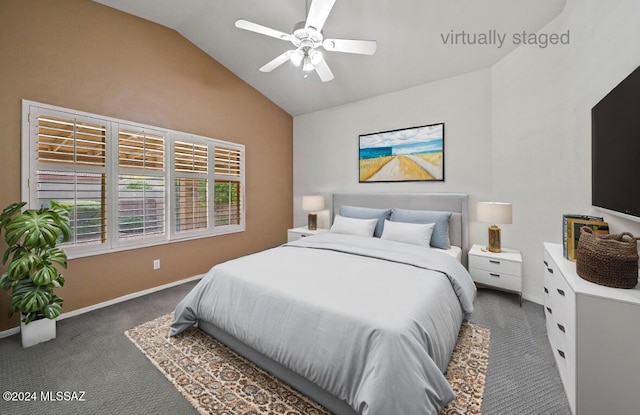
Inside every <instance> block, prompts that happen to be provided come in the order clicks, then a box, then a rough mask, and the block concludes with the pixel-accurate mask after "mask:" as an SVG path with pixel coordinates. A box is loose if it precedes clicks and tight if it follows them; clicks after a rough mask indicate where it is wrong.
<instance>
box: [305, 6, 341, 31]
mask: <svg viewBox="0 0 640 415" xmlns="http://www.w3.org/2000/svg"><path fill="white" fill-rule="evenodd" d="M335 2H336V0H312V1H311V6H310V7H309V15H308V16H307V21H306V22H305V24H304V27H309V26H311V27H314V28H315V29H316V30H317V31H318V32H320V31H321V30H322V26H324V22H326V21H327V17H329V13H331V9H332V8H333V5H334V3H335Z"/></svg>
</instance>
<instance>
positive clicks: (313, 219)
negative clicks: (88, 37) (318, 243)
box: [307, 213, 318, 231]
mask: <svg viewBox="0 0 640 415" xmlns="http://www.w3.org/2000/svg"><path fill="white" fill-rule="evenodd" d="M307 228H308V229H309V230H310V231H315V230H316V229H318V214H317V213H309V219H308V221H307Z"/></svg>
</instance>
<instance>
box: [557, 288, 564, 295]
mask: <svg viewBox="0 0 640 415" xmlns="http://www.w3.org/2000/svg"><path fill="white" fill-rule="evenodd" d="M556 290H558V294H560V295H561V296H563V297H564V290H561V289H560V288H556Z"/></svg>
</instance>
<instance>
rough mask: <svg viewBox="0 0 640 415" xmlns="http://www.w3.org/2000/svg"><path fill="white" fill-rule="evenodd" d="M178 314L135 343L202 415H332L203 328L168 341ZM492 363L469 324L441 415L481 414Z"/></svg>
mask: <svg viewBox="0 0 640 415" xmlns="http://www.w3.org/2000/svg"><path fill="white" fill-rule="evenodd" d="M172 319H173V314H172V313H170V314H167V315H164V316H162V317H159V318H157V319H155V320H152V321H149V322H147V323H144V324H142V325H140V326H138V327H136V328H133V329H131V330H127V331H126V332H125V334H126V335H127V337H129V339H130V340H131V341H132V342H133V343H134V344H135V345H136V346H137V347H138V348H139V349H140V350H141V351H142V352H143V353H144V354H145V356H147V357H148V358H149V360H151V362H152V363H153V364H154V365H155V366H156V367H157V368H158V369H159V370H160V371H161V372H162V373H163V374H164V375H165V376H166V377H167V379H168V380H169V381H170V382H171V383H172V384H173V385H174V386H175V387H176V389H178V390H179V391H180V392H181V393H182V395H184V396H185V397H186V398H187V400H188V401H189V402H190V403H191V404H192V405H193V406H194V408H196V409H197V410H198V412H199V413H201V414H216V415H258V414H286V415H297V414H311V415H325V414H330V412H329V411H327V410H326V409H325V408H324V407H322V406H321V405H320V404H318V403H316V402H315V401H313V400H311V399H310V398H308V397H306V396H304V395H302V394H301V393H299V392H298V391H296V390H295V389H293V388H292V387H291V386H289V385H288V384H286V383H284V382H282V381H280V380H278V379H277V378H275V377H274V376H272V375H271V374H269V373H268V372H266V371H264V370H262V369H260V368H259V367H257V366H255V365H254V364H253V363H251V362H249V361H247V360H246V359H244V358H243V357H241V356H239V355H237V354H236V353H235V352H233V351H232V350H230V349H229V348H227V347H226V346H224V345H222V344H221V343H219V342H218V341H217V340H215V339H213V338H212V337H210V336H209V335H207V334H205V333H203V332H202V331H200V330H198V329H197V328H194V327H191V328H189V329H187V330H186V331H185V332H183V333H182V334H180V335H178V336H176V337H172V338H168V337H167V333H168V332H169V325H170V324H171V321H172ZM488 363H489V329H486V328H483V327H480V326H477V325H475V324H472V323H467V322H465V323H463V325H462V328H461V329H460V334H459V336H458V343H457V344H456V347H455V350H454V351H453V356H452V358H451V362H450V363H449V367H448V368H447V374H446V377H447V379H448V380H449V383H450V384H451V386H452V387H453V390H454V391H455V392H456V394H457V396H456V399H455V400H454V401H453V402H451V403H450V404H449V405H448V406H447V407H445V408H444V409H443V410H442V412H441V415H458V414H479V413H480V407H481V405H482V395H483V392H484V383H485V375H486V372H487V365H488Z"/></svg>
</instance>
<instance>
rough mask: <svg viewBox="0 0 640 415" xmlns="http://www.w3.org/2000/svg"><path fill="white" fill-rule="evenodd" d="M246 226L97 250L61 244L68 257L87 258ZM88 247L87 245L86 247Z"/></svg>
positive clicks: (215, 234)
mask: <svg viewBox="0 0 640 415" xmlns="http://www.w3.org/2000/svg"><path fill="white" fill-rule="evenodd" d="M245 230H246V229H245V226H244V225H232V226H226V227H224V228H223V229H217V230H216V232H214V233H200V234H192V235H188V236H187V235H185V236H180V237H174V239H171V240H167V239H163V240H155V241H149V242H145V243H141V244H135V245H133V244H130V245H123V246H119V247H115V248H110V249H104V248H102V249H95V250H83V251H79V250H78V249H76V247H72V246H70V247H65V246H64V245H60V248H62V249H64V251H65V252H66V253H67V259H70V260H71V259H76V258H86V257H90V256H96V255H106V254H113V253H117V252H126V251H132V250H134V249H141V248H151V247H154V246H160V245H168V244H173V243H179V242H186V241H193V240H197V239H204V238H214V237H216V236H221V235H229V234H232V233H239V232H244V231H245ZM86 248H88V247H85V249H86Z"/></svg>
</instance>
